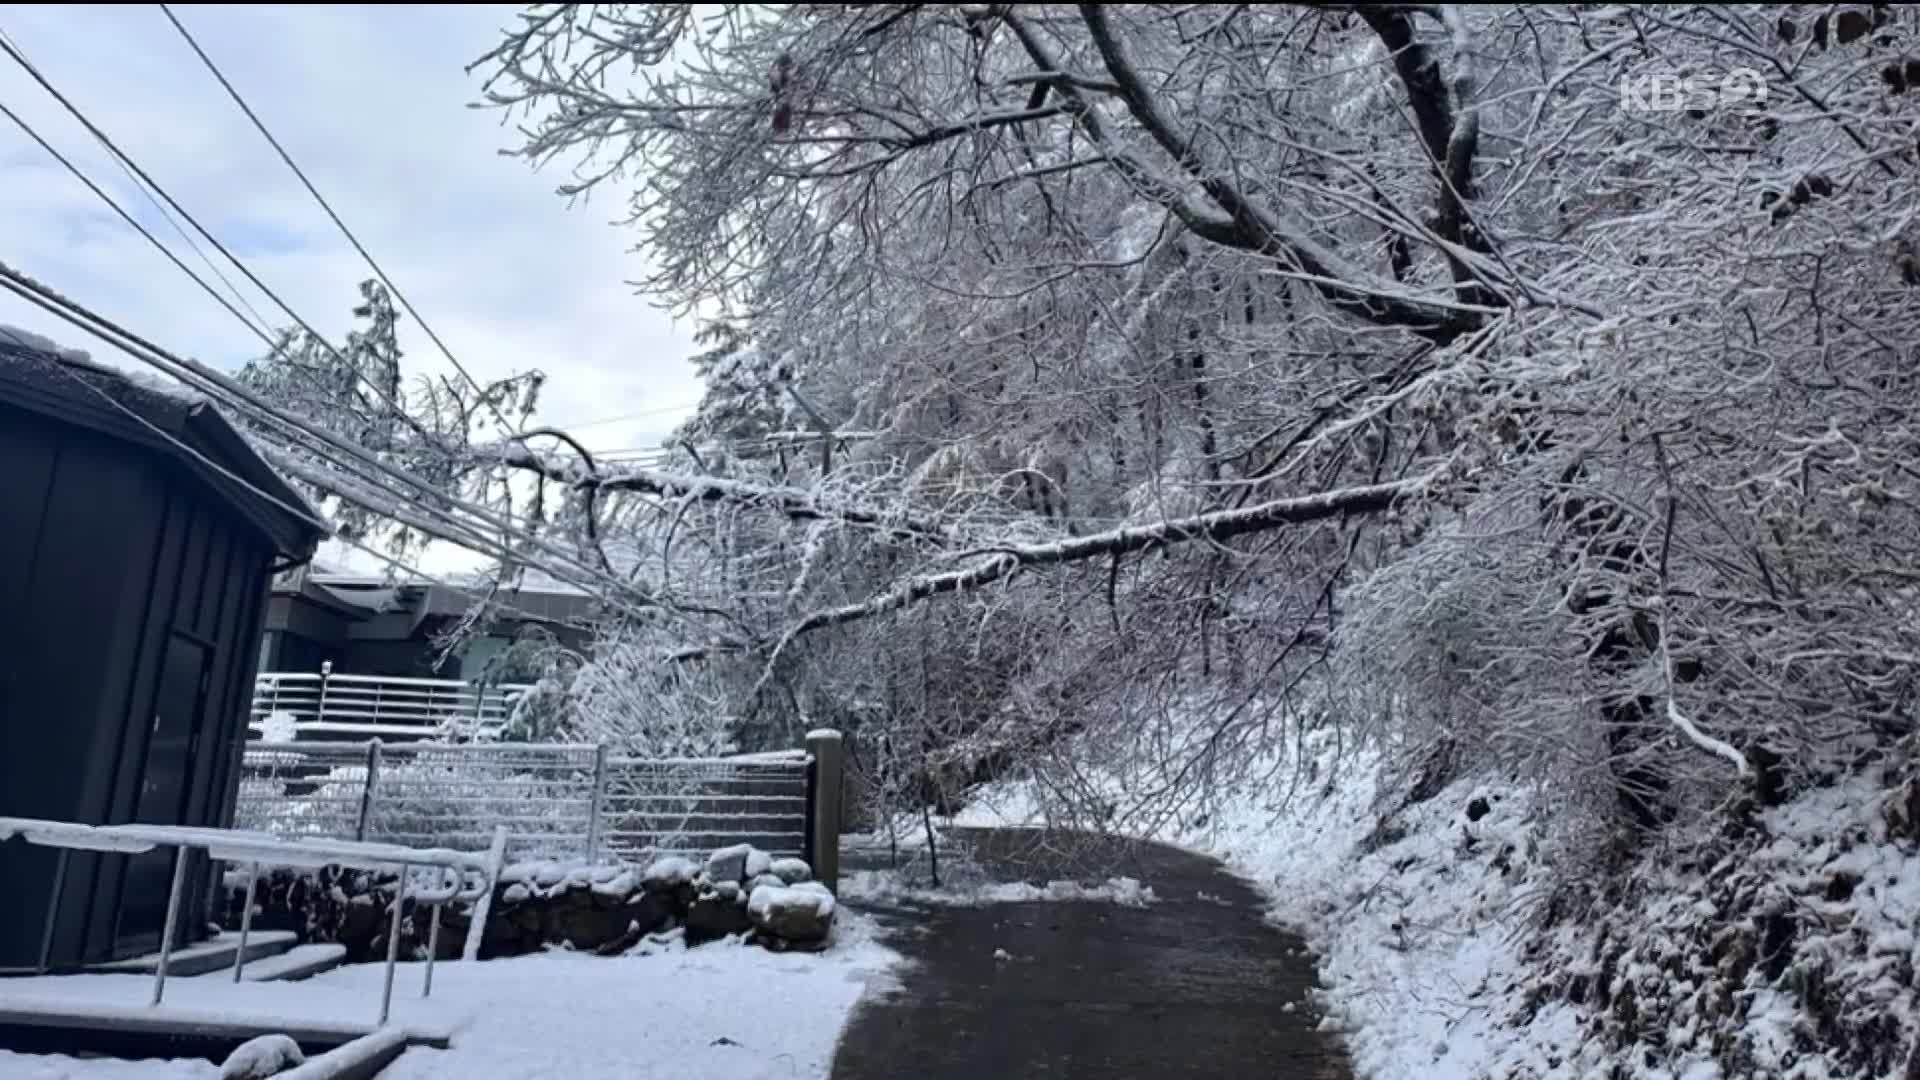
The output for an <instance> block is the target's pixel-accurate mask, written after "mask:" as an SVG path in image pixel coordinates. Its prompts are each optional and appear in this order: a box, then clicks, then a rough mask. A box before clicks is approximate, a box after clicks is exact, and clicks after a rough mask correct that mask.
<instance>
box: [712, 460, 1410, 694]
mask: <svg viewBox="0 0 1920 1080" xmlns="http://www.w3.org/2000/svg"><path fill="white" fill-rule="evenodd" d="M1440 476H1441V470H1435V471H1433V472H1429V473H1424V474H1422V475H1420V476H1416V477H1412V478H1410V479H1406V480H1394V481H1391V482H1388V483H1384V484H1367V485H1364V486H1360V487H1350V488H1342V489H1340V490H1338V491H1327V492H1321V493H1319V494H1317V495H1302V496H1296V497H1294V498H1288V499H1273V500H1271V501H1268V502H1263V503H1259V504H1256V505H1254V506H1247V507H1241V508H1239V509H1231V510H1214V511H1210V512H1208V513H1204V514H1194V515H1190V516H1188V517H1181V518H1171V519H1168V520H1165V521H1159V522H1155V523H1153V524H1150V525H1123V526H1121V527H1120V528H1117V529H1110V530H1108V531H1106V532H1102V533H1094V534H1092V535H1089V536H1075V537H1070V538H1067V539H1063V540H1056V541H1052V542H1049V543H1044V544H1020V545H1012V546H1008V547H1003V548H997V549H995V550H993V551H992V552H983V553H981V555H982V557H983V561H981V562H978V563H975V564H974V565H972V566H969V567H966V568H964V569H961V570H949V571H946V572H944V573H938V574H924V575H921V576H919V577H915V578H910V579H908V580H906V581H903V582H901V583H900V584H898V585H895V586H894V587H893V588H891V589H888V590H886V591H885V592H882V593H878V594H876V595H874V596H872V597H869V598H868V599H866V600H863V601H861V602H859V603H857V604H847V605H844V606H841V607H835V608H827V609H824V610H821V611H816V612H814V613H812V614H810V615H808V616H807V617H806V618H804V619H801V620H800V621H799V622H797V623H795V624H794V625H793V626H792V627H791V628H789V629H788V630H787V632H786V633H785V634H783V635H781V637H780V642H779V644H778V645H776V646H774V649H773V652H772V654H771V655H770V656H769V657H768V658H767V670H768V671H769V672H770V671H772V669H773V664H774V662H775V661H777V660H778V659H779V658H780V653H781V651H782V650H784V649H785V648H786V647H787V645H788V644H789V643H791V642H792V641H793V640H794V639H795V638H797V637H799V636H800V635H802V634H805V633H809V632H811V631H814V630H820V629H823V628H825V627H829V626H840V625H843V624H846V623H851V622H858V621H860V620H862V619H867V618H871V617H873V616H875V615H884V614H886V613H888V612H891V611H899V610H901V609H902V608H906V607H909V606H911V605H913V604H916V603H919V602H920V601H922V600H926V599H929V598H931V597H935V596H943V595H945V594H948V593H963V592H967V591H968V590H971V589H977V588H979V587H980V586H982V585H988V584H991V583H993V582H995V581H999V580H1001V579H1003V578H1007V577H1011V576H1012V575H1013V574H1014V573H1016V572H1017V571H1020V570H1023V569H1030V568H1033V567H1039V566H1052V565H1056V564H1060V563H1069V562H1079V561H1081V560H1084V559H1094V558H1101V557H1111V558H1117V557H1119V556H1121V555H1129V554H1132V553H1134V552H1137V551H1144V550H1146V549H1148V548H1154V547H1165V546H1170V545H1173V544H1182V543H1187V542H1189V541H1193V540H1210V541H1213V542H1216V543H1218V542H1221V541H1225V540H1231V539H1233V538H1234V537H1237V536H1247V535H1250V534H1253V533H1259V532H1266V531H1268V530H1270V529H1277V528H1280V527H1281V526H1284V525H1303V524H1306V523H1308V522H1313V521H1325V520H1327V519H1328V518H1336V517H1344V516H1348V515H1354V514H1378V513H1383V512H1385V511H1387V510H1389V509H1391V508H1392V507H1393V506H1395V505H1396V504H1398V503H1401V502H1404V501H1406V500H1409V499H1414V498H1418V497H1419V496H1421V495H1423V494H1425V493H1426V491H1427V489H1428V487H1429V485H1431V484H1432V483H1433V482H1434V481H1436V480H1438V479H1439V478H1440ZM707 653H708V650H707V649H704V648H702V649H688V650H683V651H681V652H678V653H675V654H674V658H675V659H680V660H693V659H700V658H702V657H704V656H706V655H707ZM761 681H762V682H763V683H764V682H765V676H763V677H762V680H761Z"/></svg>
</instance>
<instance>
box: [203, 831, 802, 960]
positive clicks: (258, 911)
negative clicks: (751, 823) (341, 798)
mask: <svg viewBox="0 0 1920 1080" xmlns="http://www.w3.org/2000/svg"><path fill="white" fill-rule="evenodd" d="M811 878H812V871H811V869H810V868H809V867H808V866H807V864H806V863H804V862H801V861H800V860H798V859H772V858H770V857H768V856H767V855H766V854H765V853H764V852H760V851H757V850H755V849H753V848H750V847H747V846H746V845H740V846H738V847H735V848H727V849H723V850H721V851H717V852H715V853H714V854H713V855H712V856H711V857H710V858H709V859H708V860H707V862H706V864H705V865H704V866H697V865H695V864H694V863H692V862H690V861H688V860H686V859H680V858H667V859H661V860H659V861H657V862H655V863H653V864H652V865H650V866H648V867H646V868H645V869H640V868H636V867H631V866H617V865H616V866H594V867H586V866H574V865H568V864H564V863H522V864H516V865H513V866H509V867H507V869H506V870H505V871H504V872H502V873H501V875H500V880H499V881H498V882H497V883H496V884H495V886H494V895H493V903H492V906H491V908H490V910H489V912H488V916H487V922H486V926H485V927H483V928H482V931H481V938H480V958H481V959H483V960H488V959H493V958H495V957H503V956H521V955H525V954H527V953H532V952H538V951H540V950H542V949H545V948H549V947H565V948H571V949H577V950H581V951H588V952H598V953H601V954H605V955H613V954H617V953H620V952H624V951H626V950H627V949H629V948H632V947H634V946H635V945H637V944H639V943H640V942H642V941H643V940H645V939H646V938H647V937H648V936H649V935H656V936H657V935H663V934H669V933H674V934H677V935H678V934H683V935H684V936H685V939H686V941H687V943H688V944H690V945H699V944H703V943H705V942H708V941H714V940H717V939H720V938H724V937H729V936H733V935H745V936H746V937H748V938H749V939H750V940H751V941H753V942H754V943H756V944H760V945H763V946H765V947H767V948H772V949H783V950H784V949H817V948H822V947H824V946H825V944H826V942H827V939H828V935H829V933H830V931H831V927H832V921H833V912H834V905H833V897H832V894H831V893H829V892H828V891H827V890H826V888H825V887H824V886H821V885H820V884H818V883H817V882H814V881H812V880H811ZM398 882H399V878H398V876H397V875H395V874H392V873H384V874H383V873H375V872H371V871H364V870H342V869H339V868H336V867H324V868H321V869H319V870H299V871H293V870H275V871H272V872H271V873H270V874H267V875H263V877H262V879H261V881H260V884H259V886H258V887H257V888H256V890H255V896H254V915H253V927H254V929H256V930H291V931H293V932H294V933H296V934H298V935H299V938H300V941H301V942H302V943H303V944H304V943H310V942H337V943H339V944H341V945H344V946H346V949H347V961H348V962H349V963H362V962H367V961H376V960H384V959H386V954H387V930H388V926H389V918H388V915H389V912H390V910H391V905H392V903H393V897H394V893H395V891H396V887H397V885H398ZM245 898H246V877H245V874H244V872H235V873H230V874H228V875H227V879H226V887H225V889H224V891H223V902H222V905H221V910H220V912H219V916H220V921H221V924H222V925H223V926H225V927H227V928H228V929H234V930H237V929H239V926H240V914H241V910H242V906H243V905H244V903H245ZM471 922H472V913H471V912H470V911H469V910H468V908H467V906H466V905H465V904H460V903H450V904H447V905H446V906H445V907H444V908H443V910H442V912H441V925H440V945H439V952H438V957H439V958H440V959H456V958H458V957H459V956H460V953H461V950H462V948H463V947H464V945H465V942H466V936H467V927H468V926H469V925H470V924H471ZM431 929H432V909H431V907H429V906H427V905H420V904H415V903H414V902H413V901H412V900H411V899H409V900H408V901H407V902H406V903H405V904H404V905H403V907H402V909H401V931H400V935H401V936H400V955H401V956H402V957H404V958H409V959H421V958H424V957H425V956H426V951H427V945H428V942H429V941H430V940H431Z"/></svg>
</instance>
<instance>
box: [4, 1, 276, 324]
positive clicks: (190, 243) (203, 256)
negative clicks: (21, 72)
mask: <svg viewBox="0 0 1920 1080" xmlns="http://www.w3.org/2000/svg"><path fill="white" fill-rule="evenodd" d="M0 42H3V43H5V44H6V45H8V46H10V47H11V49H12V51H13V53H17V54H19V57H20V62H21V63H22V64H24V65H25V66H26V67H27V69H28V71H29V72H32V71H34V70H37V69H35V68H34V66H33V63H32V61H30V60H27V58H26V51H25V50H23V49H21V48H20V45H19V43H18V42H16V41H14V40H13V38H12V37H11V36H10V35H9V34H8V33H7V31H6V30H5V28H0ZM8 118H9V119H11V120H13V122H14V123H15V124H18V125H20V126H21V127H22V128H23V129H26V131H27V134H28V136H30V137H31V138H33V139H34V140H35V141H36V142H39V143H40V145H41V147H42V148H43V149H45V150H47V152H48V153H51V154H53V156H54V157H55V158H56V159H60V154H59V153H58V152H57V151H55V150H53V148H52V147H50V146H48V145H47V144H46V142H45V141H44V140H42V139H40V137H39V136H38V135H37V134H35V133H34V132H33V131H32V130H31V129H29V128H26V125H25V123H24V122H22V121H21V120H20V118H19V117H17V116H14V115H13V114H12V112H11V111H9V112H8ZM109 157H110V158H111V160H112V161H113V163H114V164H115V165H118V166H119V167H120V171H121V172H122V173H124V174H125V175H126V177H127V180H128V182H130V183H131V184H132V185H133V187H134V189H135V190H137V191H139V192H140V194H141V195H143V196H145V197H146V200H147V202H148V204H150V205H151V206H152V207H153V208H154V210H155V212H157V213H158V214H159V215H160V217H161V218H163V219H164V220H165V221H166V223H167V224H168V225H170V226H172V227H173V231H174V232H175V233H176V234H177V235H178V236H179V237H180V239H182V240H184V241H186V243H187V247H189V248H191V249H192V250H193V253H194V254H195V255H196V256H198V257H199V259H200V261H201V262H202V263H204V264H206V267H207V269H208V270H210V271H212V272H213V276H214V277H217V278H219V279H220V284H222V285H225V286H226V287H227V292H228V293H230V294H231V295H232V296H233V298H234V299H235V300H238V301H239V302H240V305H241V306H242V307H244V308H246V309H247V312H248V313H249V314H251V315H252V316H253V318H254V320H255V321H256V322H257V323H258V324H259V325H260V326H265V325H266V322H267V320H266V317H265V316H263V315H261V314H260V312H259V311H258V310H257V309H255V308H254V306H253V302H252V301H250V300H248V299H247V298H246V296H245V294H243V293H241V291H240V290H239V289H238V288H236V287H235V286H234V284H233V282H232V281H229V280H228V279H227V275H226V274H224V273H222V272H221V270H220V268H219V267H218V266H216V265H214V262H213V260H212V259H211V258H209V257H208V256H207V253H206V252H205V251H202V250H201V248H200V245H199V244H197V243H195V242H194V239H193V237H191V236H189V235H187V231H186V230H185V229H183V228H181V227H180V222H179V221H177V220H176V219H175V218H174V216H173V215H172V214H171V213H169V212H168V210H167V208H166V207H165V206H163V205H161V203H160V200H159V199H157V198H155V197H154V195H153V192H152V191H150V190H148V188H147V186H146V185H145V184H142V183H141V182H140V180H139V178H138V177H136V176H134V175H133V170H131V169H129V168H127V166H126V164H125V163H124V162H122V161H121V160H120V159H119V158H114V157H111V155H109ZM60 160H61V163H62V164H64V165H66V166H67V169H68V171H70V172H73V173H74V174H75V175H76V176H79V175H80V173H79V170H78V169H76V168H74V166H73V165H72V164H70V163H68V162H66V161H65V160H64V159H60ZM85 179H86V178H85V177H84V176H81V180H82V181H83V182H84V181H85ZM116 209H117V208H116ZM121 216H122V217H125V216H126V215H125V214H122V215H121ZM149 239H152V238H151V237H149ZM155 243H156V244H157V243H158V242H157V241H155ZM161 253H162V254H170V253H169V252H167V250H166V249H165V248H164V247H162V248H161ZM202 287H205V286H204V285H203V286H202ZM215 299H216V300H217V299H219V297H217V296H216V297H215ZM235 314H236V315H238V314H239V313H238V312H235Z"/></svg>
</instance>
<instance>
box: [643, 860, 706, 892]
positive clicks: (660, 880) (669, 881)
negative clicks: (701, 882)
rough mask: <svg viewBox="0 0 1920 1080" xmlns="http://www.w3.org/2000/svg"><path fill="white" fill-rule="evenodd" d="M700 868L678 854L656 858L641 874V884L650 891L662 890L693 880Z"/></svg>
mask: <svg viewBox="0 0 1920 1080" xmlns="http://www.w3.org/2000/svg"><path fill="white" fill-rule="evenodd" d="M697 873H699V869H698V868H697V867H695V866H694V865H693V863H692V862H691V861H690V860H687V859H683V858H681V857H680V856H678V855H669V856H667V857H666V858H663V859H655V860H654V861H653V862H651V863H649V864H648V865H647V869H646V871H645V872H644V873H642V874H641V875H640V885H641V887H642V888H644V889H646V890H648V891H649V892H660V891H665V890H667V889H672V888H675V887H676V886H680V885H685V884H687V883H689V882H691V881H692V880H693V878H694V875H695V874H697Z"/></svg>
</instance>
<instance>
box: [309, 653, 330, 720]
mask: <svg viewBox="0 0 1920 1080" xmlns="http://www.w3.org/2000/svg"><path fill="white" fill-rule="evenodd" d="M332 681H333V661H331V660H322V661H320V700H319V702H318V703H317V704H316V705H315V706H314V712H313V718H314V719H315V720H325V719H326V718H327V684H328V683H330V682H332Z"/></svg>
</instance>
